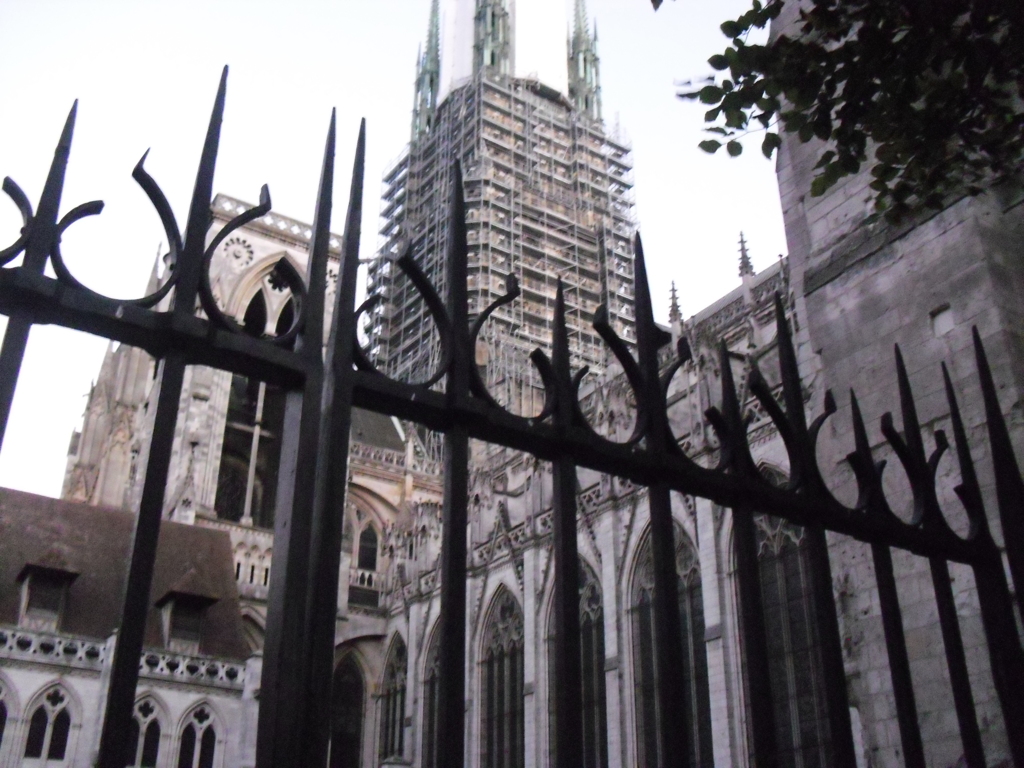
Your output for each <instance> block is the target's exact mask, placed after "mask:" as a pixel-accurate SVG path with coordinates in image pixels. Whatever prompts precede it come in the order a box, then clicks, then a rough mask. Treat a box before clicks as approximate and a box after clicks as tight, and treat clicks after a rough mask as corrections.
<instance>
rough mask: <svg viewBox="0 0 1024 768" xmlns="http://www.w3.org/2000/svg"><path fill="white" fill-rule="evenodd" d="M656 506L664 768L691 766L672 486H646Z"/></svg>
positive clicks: (653, 529)
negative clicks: (685, 719)
mask: <svg viewBox="0 0 1024 768" xmlns="http://www.w3.org/2000/svg"><path fill="white" fill-rule="evenodd" d="M647 498H648V501H649V504H650V509H651V561H652V566H653V571H654V596H653V597H654V599H653V601H652V603H653V605H652V606H651V607H652V608H653V614H654V616H653V619H654V659H655V663H654V670H655V683H656V685H657V689H658V695H657V702H658V718H657V726H658V751H659V752H660V753H661V759H660V761H659V763H658V765H659V766H663V768H682V766H685V765H686V764H687V757H688V750H689V749H690V745H689V744H688V743H687V742H688V739H687V736H689V734H688V733H687V731H686V728H685V727H684V723H683V722H682V720H681V718H682V715H683V713H684V712H685V711H686V706H685V702H684V700H685V697H686V693H687V691H688V686H687V681H686V676H685V674H684V672H683V664H682V661H683V659H682V653H683V642H682V635H683V628H682V622H681V621H680V618H679V574H678V573H677V571H676V544H675V526H674V524H673V522H672V499H671V493H670V491H669V487H668V486H667V485H665V484H664V483H657V484H655V485H652V486H650V488H648V489H647Z"/></svg>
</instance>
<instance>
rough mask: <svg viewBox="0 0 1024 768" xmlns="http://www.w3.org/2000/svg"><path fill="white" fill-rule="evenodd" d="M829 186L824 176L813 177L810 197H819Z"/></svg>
mask: <svg viewBox="0 0 1024 768" xmlns="http://www.w3.org/2000/svg"><path fill="white" fill-rule="evenodd" d="M831 186H832V185H831V184H829V182H828V179H826V178H825V177H824V176H815V177H814V180H813V181H812V182H811V197H821V196H822V195H823V194H825V191H826V190H827V189H828V188H829V187H831Z"/></svg>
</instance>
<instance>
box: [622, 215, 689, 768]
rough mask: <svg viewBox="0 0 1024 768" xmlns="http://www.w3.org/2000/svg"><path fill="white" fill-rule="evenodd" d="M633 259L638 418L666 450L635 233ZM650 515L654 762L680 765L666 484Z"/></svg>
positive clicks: (653, 497) (685, 748)
mask: <svg viewBox="0 0 1024 768" xmlns="http://www.w3.org/2000/svg"><path fill="white" fill-rule="evenodd" d="M633 250H634V253H635V259H634V262H633V269H634V281H633V284H634V290H635V292H636V302H635V312H634V314H635V316H636V346H637V355H638V358H639V366H638V368H639V374H640V381H641V386H642V387H643V392H642V393H638V398H637V399H638V403H637V406H638V420H640V421H641V422H642V424H643V429H644V432H645V438H646V442H647V450H648V451H650V452H652V453H654V454H659V453H667V452H670V451H673V450H676V449H677V448H678V446H677V445H676V443H675V438H674V437H673V435H672V432H671V429H670V428H669V425H668V419H667V409H668V406H667V404H666V401H665V390H664V388H663V386H662V383H661V378H660V375H659V374H660V364H659V360H658V350H659V349H660V348H661V347H663V346H665V345H666V344H668V343H669V342H670V341H671V336H670V335H669V334H667V333H665V331H663V330H662V329H660V328H659V327H658V326H657V325H656V324H655V322H654V309H653V307H652V304H651V289H650V284H649V283H648V280H647V261H646V259H645V257H644V248H643V242H642V241H641V239H640V235H639V234H637V235H636V238H635V241H634V246H633ZM647 497H648V503H649V504H650V514H651V564H652V566H653V571H654V595H653V600H652V603H653V605H652V606H651V607H652V613H653V616H652V618H653V621H654V659H655V664H654V669H655V685H656V688H657V696H656V700H657V702H658V704H657V706H658V713H659V715H658V717H657V720H656V724H657V734H658V751H659V753H660V755H659V765H660V766H663V767H664V768H682V766H685V765H686V764H687V762H688V757H689V751H690V748H691V745H690V744H689V736H690V734H689V733H687V731H686V728H684V727H682V725H681V723H680V722H679V721H678V718H681V717H682V715H683V713H684V712H685V711H686V706H685V697H686V695H687V691H688V686H687V680H686V675H685V671H684V669H685V668H684V663H683V628H682V621H681V619H680V617H679V575H678V573H677V572H676V545H675V525H674V524H673V522H672V498H671V493H670V491H669V487H668V485H667V484H664V483H655V484H654V485H652V486H650V487H649V488H648V492H647Z"/></svg>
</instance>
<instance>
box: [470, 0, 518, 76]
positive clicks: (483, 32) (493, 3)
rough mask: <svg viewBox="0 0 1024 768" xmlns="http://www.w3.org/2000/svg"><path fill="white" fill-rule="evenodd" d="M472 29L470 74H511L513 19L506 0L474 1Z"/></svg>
mask: <svg viewBox="0 0 1024 768" xmlns="http://www.w3.org/2000/svg"><path fill="white" fill-rule="evenodd" d="M473 30H474V32H473V72H474V73H478V72H487V73H488V74H491V75H511V74H512V18H511V14H510V13H509V10H508V4H507V3H506V2H505V0H477V3H476V13H475V14H474V16H473Z"/></svg>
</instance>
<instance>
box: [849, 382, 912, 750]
mask: <svg viewBox="0 0 1024 768" xmlns="http://www.w3.org/2000/svg"><path fill="white" fill-rule="evenodd" d="M850 411H851V416H852V421H853V434H854V440H855V442H856V451H854V452H853V453H851V454H850V455H849V456H848V457H847V461H848V462H849V463H850V466H852V467H853V470H854V473H855V474H856V476H857V484H858V488H859V491H860V498H858V499H857V508H858V509H862V510H864V511H865V512H866V513H867V514H869V515H874V516H877V517H884V516H886V515H891V514H892V512H891V510H890V509H889V507H888V504H887V502H886V500H885V494H884V492H883V491H882V476H881V473H882V470H883V469H884V467H885V462H875V460H874V458H873V457H872V455H871V444H870V443H869V442H868V434H867V430H866V429H865V427H864V418H863V416H862V415H861V412H860V404H859V403H858V402H857V396H856V395H855V394H854V393H853V390H850ZM871 555H872V559H873V562H874V568H875V582H876V584H877V585H878V602H879V606H880V608H881V612H882V629H883V631H884V632H885V648H886V653H887V654H888V659H889V675H890V678H891V680H892V691H893V697H894V699H895V701H896V719H897V721H898V722H899V727H900V742H901V743H902V745H903V755H904V761H905V764H906V767H907V768H924V767H925V759H924V745H923V744H922V742H921V727H920V724H919V723H918V719H917V703H916V701H915V698H914V681H913V678H912V677H911V675H910V658H909V656H908V654H907V641H906V635H905V634H904V630H903V615H902V613H901V611H900V600H899V593H898V592H897V590H896V577H895V574H894V573H893V566H892V552H891V551H890V549H889V546H888V544H885V543H884V542H874V543H872V545H871Z"/></svg>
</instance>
